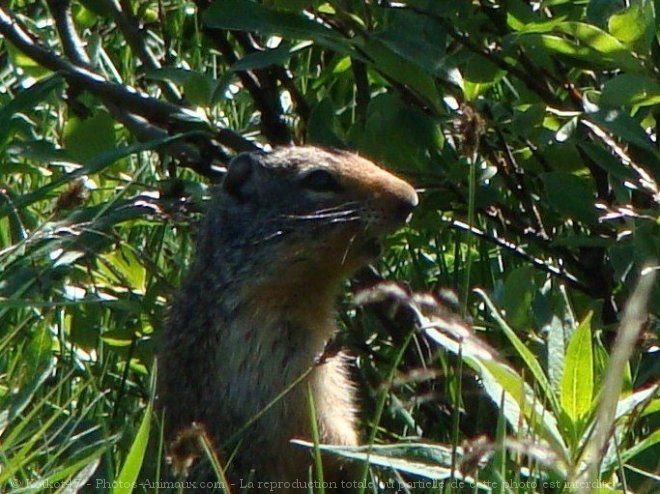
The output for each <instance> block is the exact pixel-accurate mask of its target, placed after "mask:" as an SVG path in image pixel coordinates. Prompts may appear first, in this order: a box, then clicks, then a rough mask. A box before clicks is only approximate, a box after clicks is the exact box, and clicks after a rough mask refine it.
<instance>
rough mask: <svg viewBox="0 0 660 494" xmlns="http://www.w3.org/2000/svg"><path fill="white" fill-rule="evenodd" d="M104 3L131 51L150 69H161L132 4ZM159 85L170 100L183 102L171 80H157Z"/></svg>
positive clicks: (109, 1)
mask: <svg viewBox="0 0 660 494" xmlns="http://www.w3.org/2000/svg"><path fill="white" fill-rule="evenodd" d="M103 5H104V6H105V7H106V8H107V9H108V10H110V12H111V14H112V18H113V19H114V21H115V24H117V26H118V27H119V29H120V30H121V32H122V33H123V34H124V38H125V39H126V42H127V43H128V46H130V47H131V51H132V52H133V53H134V54H135V56H136V57H137V58H138V59H139V60H140V61H141V62H142V64H143V65H144V66H145V67H146V68H147V69H150V70H157V69H160V63H159V62H158V60H157V59H156V57H155V56H154V55H153V53H151V50H150V49H149V47H148V46H147V44H146V43H145V40H144V36H143V35H142V33H141V32H140V29H139V28H138V27H137V24H138V23H137V20H136V19H135V17H134V16H133V14H132V12H131V10H130V5H127V3H126V2H122V4H121V5H119V3H117V0H103ZM157 84H158V86H159V87H160V89H161V90H162V91H163V95H164V96H165V98H167V99H168V100H169V101H171V102H174V103H180V102H181V94H179V91H178V90H177V88H176V87H175V86H174V85H173V84H172V83H170V82H169V81H157Z"/></svg>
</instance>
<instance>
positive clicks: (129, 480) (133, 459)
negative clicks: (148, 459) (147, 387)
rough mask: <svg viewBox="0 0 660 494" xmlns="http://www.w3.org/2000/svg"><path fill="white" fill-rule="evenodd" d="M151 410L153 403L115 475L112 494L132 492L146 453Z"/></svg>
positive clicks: (150, 403)
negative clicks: (119, 469) (117, 473)
mask: <svg viewBox="0 0 660 494" xmlns="http://www.w3.org/2000/svg"><path fill="white" fill-rule="evenodd" d="M152 409H153V401H150V402H149V405H148V406H147V409H146V411H145V412H144V417H143V418H142V422H141V423H140V428H139V429H138V431H137V434H136V435H135V440H134V441H133V444H132V445H131V449H130V450H129V452H128V455H127V456H126V460H124V465H123V466H122V468H121V471H120V472H119V475H117V478H116V483H115V485H116V487H115V488H114V489H112V493H113V494H131V492H133V487H134V486H135V485H136V483H135V481H136V480H137V478H138V475H139V474H140V469H141V468H142V462H143V461H144V454H145V452H146V451H147V443H148V442H149V431H150V430H151V413H152Z"/></svg>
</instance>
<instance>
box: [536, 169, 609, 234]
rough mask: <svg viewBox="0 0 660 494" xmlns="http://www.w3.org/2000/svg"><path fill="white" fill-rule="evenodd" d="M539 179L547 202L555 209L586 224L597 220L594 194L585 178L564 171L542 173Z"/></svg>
mask: <svg viewBox="0 0 660 494" xmlns="http://www.w3.org/2000/svg"><path fill="white" fill-rule="evenodd" d="M541 179H542V180H543V185H544V187H545V191H546V193H547V197H548V202H549V203H550V205H551V206H552V207H553V208H555V209H556V210H557V211H559V212H560V213H563V214H565V215H566V216H568V217H570V218H573V219H576V220H578V221H581V222H584V223H587V224H595V223H596V222H597V221H598V219H597V216H596V209H595V207H594V201H595V198H596V195H595V192H594V190H593V189H592V188H591V187H590V185H589V183H588V182H587V181H586V180H585V179H582V178H580V177H578V176H576V175H573V174H571V173H565V172H551V173H544V174H543V175H541Z"/></svg>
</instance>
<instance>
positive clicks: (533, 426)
mask: <svg viewBox="0 0 660 494" xmlns="http://www.w3.org/2000/svg"><path fill="white" fill-rule="evenodd" d="M467 363H468V364H469V365H470V366H472V367H473V368H475V369H476V370H477V371H478V372H479V375H480V376H481V378H482V383H483V386H484V390H485V391H486V393H487V394H488V396H489V397H490V399H491V400H492V401H493V402H494V403H495V404H496V405H497V406H500V405H501V406H502V407H503V409H502V410H501V412H502V413H503V414H504V416H505V417H506V419H507V422H509V425H510V426H511V427H512V428H513V430H514V431H517V433H519V434H522V435H523V436H525V437H537V436H538V437H541V438H543V439H544V440H545V441H547V442H548V444H550V445H551V446H552V449H554V450H555V452H556V453H557V454H558V455H560V456H565V455H566V443H565V441H564V438H563V437H562V435H561V433H560V432H559V428H558V427H557V419H556V417H555V415H553V413H552V412H550V411H549V410H547V409H546V408H545V407H544V406H543V404H542V403H541V401H540V399H539V398H538V397H537V396H536V395H535V393H534V391H533V390H532V388H531V387H530V386H529V385H528V384H527V383H526V382H525V380H524V379H523V378H522V377H521V376H520V375H519V374H518V373H517V372H516V371H514V370H513V369H512V368H511V367H509V366H508V365H507V364H504V363H502V362H498V361H496V360H490V361H486V360H484V359H478V360H477V359H470V361H467ZM503 393H504V394H503ZM503 396H504V398H502V397H503ZM557 467H558V468H559V469H561V468H563V467H564V466H563V465H557Z"/></svg>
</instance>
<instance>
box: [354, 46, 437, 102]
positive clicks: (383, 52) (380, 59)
mask: <svg viewBox="0 0 660 494" xmlns="http://www.w3.org/2000/svg"><path fill="white" fill-rule="evenodd" d="M361 48H362V50H364V52H365V53H366V54H367V55H368V56H369V58H370V59H372V60H373V63H372V67H373V68H375V69H376V70H378V71H380V72H382V73H383V74H385V75H386V76H387V77H389V78H391V79H393V80H395V81H397V82H399V83H401V84H404V85H406V86H409V87H410V88H412V89H414V90H415V91H416V92H417V93H418V94H419V95H420V96H422V97H423V98H424V99H425V100H426V101H427V102H428V104H430V105H436V104H437V102H438V100H439V96H440V95H439V94H438V90H437V89H436V86H435V81H434V79H433V76H432V75H431V74H432V73H429V72H428V71H427V70H424V69H422V68H421V67H420V66H419V65H418V64H413V63H411V62H409V61H408V60H407V59H406V58H404V57H402V56H401V55H400V54H399V53H397V52H395V51H393V50H392V49H391V47H390V46H389V45H388V44H386V43H384V42H383V41H381V40H380V39H378V38H376V37H371V38H369V39H367V41H366V42H365V43H363V44H362V46H361Z"/></svg>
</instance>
